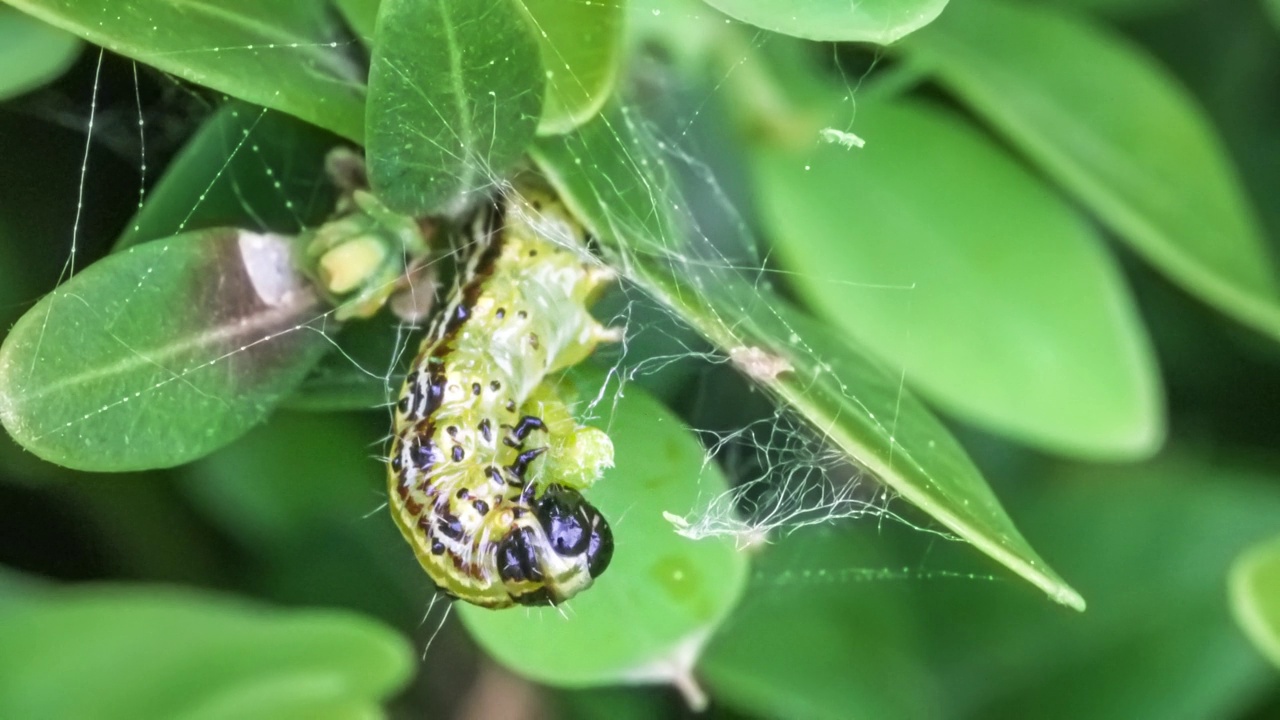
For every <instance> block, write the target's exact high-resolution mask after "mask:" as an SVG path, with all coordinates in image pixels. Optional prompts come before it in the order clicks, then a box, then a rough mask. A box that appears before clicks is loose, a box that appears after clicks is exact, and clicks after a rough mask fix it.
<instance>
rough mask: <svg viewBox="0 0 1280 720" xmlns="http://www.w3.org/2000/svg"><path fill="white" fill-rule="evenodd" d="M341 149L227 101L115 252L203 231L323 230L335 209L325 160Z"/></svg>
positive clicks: (330, 139)
mask: <svg viewBox="0 0 1280 720" xmlns="http://www.w3.org/2000/svg"><path fill="white" fill-rule="evenodd" d="M338 144H339V138H337V137H336V136H334V135H332V134H330V133H327V132H325V131H323V130H321V129H319V128H317V127H315V126H313V125H308V124H307V123H304V122H302V121H300V120H298V119H297V118H294V117H292V116H290V115H286V114H284V113H278V112H275V111H271V110H267V109H266V108H260V107H255V106H253V105H249V104H248V103H240V102H232V103H228V104H227V105H224V106H223V107H221V108H219V109H218V111H217V112H216V113H214V115H213V116H212V117H210V118H209V119H208V120H205V121H204V123H202V124H201V125H200V129H199V130H198V131H197V132H196V134H195V135H193V136H192V137H191V139H190V140H188V141H187V143H186V144H185V145H184V146H183V148H182V150H181V152H179V153H178V155H177V157H175V158H174V159H173V161H171V162H170V163H169V164H168V166H167V167H166V168H165V172H164V176H163V177H161V178H160V181H159V182H158V183H156V185H155V187H154V188H152V189H149V190H148V191H147V197H146V200H147V201H146V202H145V203H144V204H143V205H142V207H141V208H140V209H139V210H138V213H137V214H136V215H134V217H133V219H132V220H131V221H130V222H129V225H128V226H127V229H126V230H125V232H124V234H123V235H121V236H120V239H118V240H117V241H116V245H115V247H114V248H113V250H115V251H117V252H118V251H120V250H123V249H124V248H127V247H131V246H133V245H137V244H138V243H141V242H146V241H148V240H156V239H158V238H163V237H169V236H170V235H176V234H178V233H180V232H184V231H187V230H199V229H202V228H211V227H239V228H244V229H253V230H257V231H259V232H265V231H268V230H271V231H275V232H288V233H295V232H298V231H299V230H302V229H303V227H306V226H312V225H317V224H319V223H320V222H321V221H322V220H324V218H325V216H326V215H327V214H328V213H329V212H330V211H331V210H332V208H333V198H334V190H333V187H332V184H331V183H330V182H329V181H328V180H327V178H326V177H325V174H324V169H325V165H324V162H325V153H326V152H328V151H329V150H330V149H331V148H333V147H334V146H335V145H338Z"/></svg>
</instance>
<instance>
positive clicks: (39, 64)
mask: <svg viewBox="0 0 1280 720" xmlns="http://www.w3.org/2000/svg"><path fill="white" fill-rule="evenodd" d="M79 54H80V41H79V40H77V39H76V36H74V35H71V34H70V33H65V32H62V31H61V30H58V29H57V28H55V27H51V26H50V25H48V24H46V23H42V22H40V21H39V20H36V19H35V18H33V17H30V16H29V15H24V14H22V13H20V12H18V11H16V10H13V9H12V8H7V7H0V100H8V99H9V98H11V97H16V96H18V95H21V94H22V93H25V92H28V91H30V90H34V89H36V88H38V87H40V86H42V85H44V84H45V83H48V82H50V81H52V80H54V79H56V78H57V77H58V76H59V75H61V74H62V73H63V72H64V71H65V70H66V69H67V68H68V67H70V66H71V63H72V62H74V61H75V59H76V56H77V55H79Z"/></svg>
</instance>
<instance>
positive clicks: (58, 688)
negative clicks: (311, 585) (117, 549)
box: [0, 588, 413, 720]
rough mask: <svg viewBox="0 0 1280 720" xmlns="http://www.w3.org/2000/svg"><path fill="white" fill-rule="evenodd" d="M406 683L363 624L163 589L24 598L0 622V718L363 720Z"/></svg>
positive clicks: (375, 629)
mask: <svg viewBox="0 0 1280 720" xmlns="http://www.w3.org/2000/svg"><path fill="white" fill-rule="evenodd" d="M412 672H413V654H412V651H411V649H410V648H409V646H408V644H407V643H406V642H404V641H403V640H402V639H401V638H399V637H397V636H396V635H395V634H394V633H392V632H391V631H390V630H388V629H387V628H385V627H383V626H381V625H378V624H376V623H373V622H371V621H368V620H365V619H362V618H360V617H359V616H355V615H351V614H346V613H337V612H319V611H298V612H283V611H274V610H264V609H262V608H260V607H255V606H252V605H248V604H242V603H238V602H231V601H228V600H220V599H211V598H208V597H203V596H200V595H197V594H195V593H190V592H178V591H174V590H168V589H157V588H152V589H149V590H141V589H134V590H123V589H115V588H95V589H93V590H75V591H41V592H37V593H28V594H25V595H22V596H20V597H19V598H17V599H15V600H14V601H12V602H10V603H8V604H7V605H6V606H5V611H4V613H2V614H0V674H3V676H4V678H5V682H4V683H0V715H3V716H4V717H14V718H18V717H21V718H31V719H32V720H36V719H39V718H70V717H94V718H101V719H102V720H111V719H113V718H119V719H120V720H133V719H134V718H142V717H173V718H176V717H182V718H201V719H204V718H209V719H212V718H229V717H235V718H264V719H265V718H304V717H306V718H368V717H376V716H378V715H379V714H380V708H379V701H380V700H382V699H383V698H385V697H386V696H387V695H389V694H390V693H391V692H393V691H394V690H395V689H396V688H398V687H399V686H400V685H402V684H403V683H404V682H405V681H406V680H407V679H408V678H409V676H410V675H411V673H412Z"/></svg>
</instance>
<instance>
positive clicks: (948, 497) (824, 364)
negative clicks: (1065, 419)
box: [534, 111, 1084, 609]
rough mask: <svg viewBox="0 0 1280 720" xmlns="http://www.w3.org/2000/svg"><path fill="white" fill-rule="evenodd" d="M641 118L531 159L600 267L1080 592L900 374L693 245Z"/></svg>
mask: <svg viewBox="0 0 1280 720" xmlns="http://www.w3.org/2000/svg"><path fill="white" fill-rule="evenodd" d="M641 126H642V122H641V121H640V119H639V118H636V117H632V116H630V115H628V114H627V113H626V112H625V111H616V112H609V113H606V114H604V115H602V116H600V117H599V118H597V119H596V120H594V121H592V122H591V123H588V124H587V125H584V126H583V127H582V128H580V129H579V130H578V131H577V132H576V133H574V134H572V135H567V136H561V137H557V138H545V139H543V140H541V141H539V143H538V145H537V146H536V147H535V150H534V157H535V160H536V161H537V162H538V164H539V165H540V166H541V167H542V168H543V170H544V171H545V172H546V174H547V176H548V178H549V179H550V180H551V182H552V183H553V184H554V185H555V186H556V188H557V190H558V191H559V192H560V194H561V196H562V197H563V198H564V199H565V201H566V202H567V203H568V204H569V205H570V206H571V207H572V208H573V209H574V211H575V213H576V214H577V216H578V217H579V218H581V219H582V220H583V222H585V223H586V224H587V225H588V227H589V228H590V229H591V230H592V231H593V232H594V233H595V235H596V236H597V237H599V238H600V239H601V243H602V245H603V247H604V250H605V251H606V252H607V253H608V255H609V257H610V261H611V264H613V265H614V266H615V267H618V268H620V269H621V271H622V272H624V273H625V274H626V276H627V277H628V278H629V279H630V280H632V281H633V282H635V283H637V284H638V285H639V286H640V287H641V288H643V289H644V290H645V291H646V292H648V293H649V294H650V295H652V296H653V297H654V298H656V299H657V300H659V301H660V302H662V303H663V304H664V305H666V306H667V307H668V308H669V309H671V310H672V311H673V312H674V313H675V314H676V316H677V317H679V318H680V319H682V320H684V321H685V322H687V323H689V324H690V325H691V326H692V327H693V328H694V329H695V330H697V331H698V332H699V333H700V334H701V335H703V337H705V338H707V339H708V340H709V341H710V342H711V343H713V344H714V345H715V346H717V347H718V348H719V349H720V350H721V351H722V352H724V353H725V354H727V355H728V356H729V358H730V360H731V361H733V362H734V364H735V365H736V366H737V367H738V368H739V369H740V370H742V371H743V372H744V374H746V375H747V376H748V377H750V378H751V379H753V380H755V381H756V382H757V383H758V384H760V385H761V386H763V387H764V388H765V389H766V390H767V391H769V392H770V393H771V394H772V395H773V397H774V398H775V399H776V400H777V401H778V402H779V403H780V404H782V405H784V406H785V407H789V408H790V409H792V410H793V411H794V412H796V413H797V414H798V415H799V416H801V417H802V418H804V419H805V420H807V421H808V423H809V425H810V426H811V427H812V428H813V429H814V430H815V431H816V432H818V433H820V434H821V436H823V437H824V438H825V439H826V440H827V441H828V442H829V443H831V444H832V445H833V446H835V447H836V448H838V449H839V450H841V451H842V452H843V453H844V455H845V457H847V458H848V459H849V460H850V461H852V462H854V463H856V464H858V465H859V466H861V467H863V468H865V469H867V470H868V471H869V472H870V473H871V474H872V475H874V476H875V477H876V478H878V479H879V480H880V481H881V482H883V483H885V484H886V485H888V486H889V487H891V488H892V489H893V490H895V491H896V492H898V493H899V494H901V495H902V496H903V497H904V498H906V499H907V500H908V501H910V502H911V503H913V504H915V505H917V506H919V507H920V508H921V509H922V510H924V511H925V512H926V513H928V514H929V515H931V516H933V517H934V518H935V519H936V520H938V521H939V522H941V523H942V524H943V525H945V526H946V527H947V528H949V529H950V530H951V531H952V532H954V533H956V534H957V535H959V536H960V537H961V538H963V539H965V540H967V541H969V542H971V543H973V544H974V545H975V546H977V547H978V548H979V549H980V550H982V551H983V552H985V553H987V554H988V555H990V556H991V557H993V558H995V559H996V560H998V561H1000V562H1001V563H1004V564H1005V565H1006V566H1008V567H1009V568H1011V569H1012V570H1014V571H1015V572H1017V573H1018V574H1020V575H1022V576H1023V577H1025V578H1026V579H1027V580H1029V581H1031V582H1032V583H1034V584H1035V585H1036V586H1038V587H1040V588H1041V589H1043V590H1044V591H1045V592H1047V593H1049V595H1050V596H1051V597H1053V598H1054V599H1055V600H1057V601H1058V602H1061V603H1064V604H1067V605H1070V606H1071V607H1074V608H1078V609H1083V607H1084V601H1083V599H1081V598H1080V596H1079V595H1078V594H1077V593H1076V592H1075V591H1074V590H1072V589H1071V588H1070V587H1069V586H1068V585H1067V584H1066V583H1065V582H1064V581H1063V580H1062V579H1061V578H1059V577H1058V576H1057V574H1056V573H1054V572H1053V570H1051V569H1050V568H1049V567H1047V566H1046V565H1045V563H1044V561H1043V560H1041V559H1040V558H1039V557H1038V556H1037V555H1036V554H1035V551H1034V550H1032V549H1031V547H1030V546H1029V545H1028V544H1027V542H1026V541H1025V540H1024V539H1023V538H1022V536H1021V535H1020V534H1019V533H1018V531H1017V529H1016V528H1015V527H1014V525H1013V523H1012V521H1011V520H1010V519H1009V517H1008V516H1007V515H1006V514H1005V512H1004V510H1003V508H1001V507H1000V503H999V501H998V500H997V499H996V498H995V496H994V495H993V494H992V492H991V490H990V488H988V487H987V484H986V482H985V481H984V480H983V478H982V475H981V474H980V473H979V472H978V469H977V468H976V467H974V465H973V463H972V462H971V461H970V460H969V458H968V456H966V455H965V453H964V450H963V449H961V448H960V446H959V445H958V444H957V443H956V442H955V440H954V439H953V438H952V437H951V435H950V433H948V432H947V430H946V429H945V428H944V427H943V426H942V425H941V424H940V423H939V422H938V421H937V420H936V419H935V418H934V417H933V416H932V415H931V414H930V413H929V412H928V410H926V409H925V408H924V407H923V406H922V405H921V404H920V403H919V402H918V401H917V400H915V398H913V397H912V396H911V395H910V393H907V392H905V391H904V390H903V389H902V384H901V382H900V379H899V378H898V377H897V376H893V375H889V374H887V373H885V372H884V371H883V370H882V369H881V368H880V367H879V366H878V365H877V364H875V363H873V362H871V361H870V360H868V359H867V358H866V357H865V356H864V355H863V354H862V353H861V352H860V351H858V350H857V349H855V348H854V347H853V346H852V345H849V344H846V343H845V342H844V341H843V339H841V338H838V337H836V336H833V334H832V333H830V332H829V331H828V330H827V329H826V328H824V327H821V326H820V325H818V324H816V323H815V322H814V321H812V320H810V319H809V318H807V317H805V316H803V315H801V314H800V313H798V312H796V311H794V310H793V309H791V308H790V307H789V306H788V304H787V303H786V301H784V300H782V299H781V298H779V297H778V296H777V295H775V294H774V293H773V292H772V290H771V289H770V285H769V283H768V281H767V279H761V278H759V277H755V276H754V275H753V274H746V275H744V274H741V273H740V272H739V271H738V270H736V268H737V267H739V265H738V264H737V263H736V262H730V261H729V260H728V259H727V258H726V257H725V255H723V254H722V253H721V252H720V251H719V250H718V249H717V248H716V247H715V246H713V245H711V243H710V242H707V241H706V239H705V238H699V239H700V240H701V242H699V243H696V244H695V243H692V242H690V241H689V239H688V237H690V236H692V237H697V236H696V235H692V234H686V230H685V229H683V228H678V226H677V225H676V223H675V219H674V213H676V212H679V208H680V207H682V204H681V203H680V201H679V197H678V194H677V193H676V192H675V191H674V189H673V188H672V186H671V184H670V182H669V181H668V180H667V178H666V176H665V175H663V174H662V161H661V159H660V158H659V157H658V155H656V154H655V153H654V152H653V145H652V144H651V142H652V141H649V140H648V139H647V138H644V137H643V136H640V135H638V134H636V133H638V132H639V130H640V128H641Z"/></svg>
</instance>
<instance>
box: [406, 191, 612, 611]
mask: <svg viewBox="0 0 1280 720" xmlns="http://www.w3.org/2000/svg"><path fill="white" fill-rule="evenodd" d="M473 229H474V232H473V234H474V236H475V237H474V239H475V248H474V251H473V252H472V254H471V255H470V258H469V260H468V262H467V265H466V267H465V270H464V271H463V272H462V273H461V274H460V275H461V276H460V278H459V280H458V282H457V285H456V288H455V290H454V293H453V296H452V298H451V299H450V302H449V304H448V306H447V307H446V308H445V309H444V312H443V313H442V314H441V316H440V317H439V319H438V320H437V321H436V323H435V324H434V326H433V327H432V328H431V330H430V331H429V332H428V335H427V337H426V339H425V340H423V343H422V346H421V349H420V351H419V354H418V356H417V358H416V359H415V360H414V362H413V366H412V367H411V369H410V371H409V373H408V377H407V378H406V379H405V382H404V385H403V387H402V388H401V391H400V397H399V403H398V404H397V406H396V410H395V430H394V437H393V439H392V442H391V451H390V455H389V461H388V469H389V472H388V488H389V490H388V493H389V496H390V502H391V512H392V515H393V517H394V518H395V521H396V524H397V525H399V526H400V531H401V532H402V533H403V534H404V537H405V539H406V540H408V541H409V544H410V545H411V546H412V547H413V549H414V552H415V554H416V555H417V557H418V560H419V562H421V563H422V567H423V568H425V569H426V571H427V574H428V575H430V576H431V578H432V580H434V581H435V583H436V585H437V586H438V587H439V588H440V590H441V591H443V592H444V593H446V594H447V595H449V596H452V597H454V598H458V599H462V600H466V601H467V602H471V603H474V604H476V605H481V606H485V607H490V608H503V607H510V606H512V605H546V604H556V603H560V602H563V601H564V600H567V599H569V598H571V597H573V596H574V595H576V594H577V593H579V592H582V591H583V590H585V589H586V588H587V587H589V586H590V585H591V583H592V582H593V581H594V579H595V578H596V577H598V576H599V575H600V574H601V573H602V572H604V570H605V568H607V567H608V565H609V561H610V559H611V558H612V556H613V536H612V533H611V531H610V529H609V524H608V523H607V522H606V521H605V519H604V517H603V516H602V515H601V514H600V512H599V511H598V510H597V509H596V508H595V507H593V506H592V505H591V504H590V503H588V502H587V501H586V500H585V499H583V497H582V495H581V492H580V491H581V490H583V489H585V488H587V487H588V486H590V485H591V484H592V483H594V482H595V481H596V480H597V479H598V478H599V477H600V475H601V473H602V472H603V470H604V469H605V468H608V467H612V465H613V443H612V442H611V441H610V439H609V436H608V435H606V434H605V433H604V432H603V431H601V430H599V429H597V428H592V427H583V426H579V425H578V424H577V423H576V421H575V420H574V419H573V417H572V415H571V414H570V412H569V409H568V408H567V407H566V406H565V404H564V402H563V401H562V400H561V399H560V397H559V396H558V394H557V391H556V389H555V387H554V385H553V384H552V383H551V382H549V381H547V379H546V378H547V376H548V375H549V374H550V373H554V372H556V371H558V370H562V369H565V368H568V367H570V366H572V365H574V364H576V363H579V362H581V361H582V360H584V359H585V358H586V357H587V356H588V355H590V354H591V352H592V350H593V349H594V348H595V346H596V345H597V344H598V343H600V342H603V341H611V340H617V339H618V338H619V332H618V331H616V330H610V329H606V328H604V327H603V326H601V325H600V323H598V322H597V321H596V320H595V319H594V318H593V317H591V315H590V313H588V312H587V309H586V306H587V305H588V304H589V303H590V301H591V300H592V299H593V297H594V296H595V295H596V294H597V292H598V291H599V289H600V288H601V286H602V285H603V284H604V283H606V282H608V281H610V280H611V279H612V278H613V273H612V272H611V271H610V270H608V269H607V268H604V267H602V266H598V265H595V264H592V263H590V262H588V261H585V260H584V257H585V248H586V245H585V243H586V233H585V231H584V230H583V228H582V226H581V225H580V224H578V223H577V222H576V221H575V220H574V219H573V217H572V215H570V213H569V211H568V210H567V209H566V208H565V207H564V206H563V205H562V204H561V203H560V202H559V200H558V199H557V198H555V197H554V196H553V195H551V194H550V193H548V192H546V191H544V190H541V189H539V188H535V187H532V186H529V185H528V183H525V184H523V185H521V186H518V187H517V188H516V189H515V190H513V191H509V192H508V193H507V194H506V195H505V196H504V197H502V198H501V199H500V200H499V201H498V202H495V203H494V205H493V206H492V207H489V208H486V209H484V210H483V211H481V212H480V213H479V214H478V216H477V218H476V220H475V222H474V224H473Z"/></svg>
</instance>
